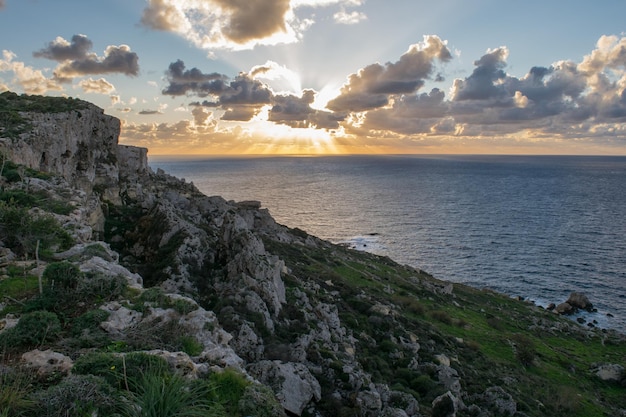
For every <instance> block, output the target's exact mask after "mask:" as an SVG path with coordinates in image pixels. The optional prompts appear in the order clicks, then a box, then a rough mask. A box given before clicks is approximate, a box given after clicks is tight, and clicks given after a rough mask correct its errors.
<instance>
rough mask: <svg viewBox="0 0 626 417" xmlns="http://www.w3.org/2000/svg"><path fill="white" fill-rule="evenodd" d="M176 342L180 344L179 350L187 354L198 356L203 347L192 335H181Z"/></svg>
mask: <svg viewBox="0 0 626 417" xmlns="http://www.w3.org/2000/svg"><path fill="white" fill-rule="evenodd" d="M178 342H179V344H180V346H181V350H182V351H183V352H185V353H186V354H187V355H189V356H198V355H199V354H201V353H202V350H203V349H204V346H202V343H200V342H198V340H197V339H196V338H195V337H193V336H189V335H184V336H181V337H180V339H178Z"/></svg>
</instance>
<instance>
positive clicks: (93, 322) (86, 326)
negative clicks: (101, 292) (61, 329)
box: [72, 309, 109, 336]
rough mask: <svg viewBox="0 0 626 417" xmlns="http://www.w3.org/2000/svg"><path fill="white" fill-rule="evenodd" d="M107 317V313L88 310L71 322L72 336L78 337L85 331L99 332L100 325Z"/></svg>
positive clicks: (98, 310)
mask: <svg viewBox="0 0 626 417" xmlns="http://www.w3.org/2000/svg"><path fill="white" fill-rule="evenodd" d="M108 317H109V313H108V312H106V311H104V310H100V309H95V310H90V311H88V312H86V313H85V314H83V315H82V316H80V317H77V318H76V319H74V321H73V322H72V334H73V335H74V336H80V335H81V334H82V333H84V332H85V331H89V332H94V331H97V330H100V323H102V322H103V321H105V320H106V319H107V318H108Z"/></svg>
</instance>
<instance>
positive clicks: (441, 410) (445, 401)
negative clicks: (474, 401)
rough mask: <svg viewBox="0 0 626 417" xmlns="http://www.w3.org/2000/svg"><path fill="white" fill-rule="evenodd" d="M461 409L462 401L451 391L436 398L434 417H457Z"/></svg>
mask: <svg viewBox="0 0 626 417" xmlns="http://www.w3.org/2000/svg"><path fill="white" fill-rule="evenodd" d="M460 409H461V403H460V400H459V399H458V398H457V397H455V396H454V394H452V393H451V392H450V391H448V392H446V393H445V394H441V395H440V396H439V397H437V398H435V399H434V400H433V403H432V416H433V417H456V415H457V412H458V411H459V410H460Z"/></svg>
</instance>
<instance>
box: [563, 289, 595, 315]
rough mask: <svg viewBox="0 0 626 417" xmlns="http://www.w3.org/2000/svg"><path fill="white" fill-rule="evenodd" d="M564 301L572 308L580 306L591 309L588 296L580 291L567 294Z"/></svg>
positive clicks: (583, 308)
mask: <svg viewBox="0 0 626 417" xmlns="http://www.w3.org/2000/svg"><path fill="white" fill-rule="evenodd" d="M566 303H568V304H569V305H571V306H572V307H574V308H580V309H581V310H587V311H592V310H593V304H591V301H589V298H587V296H586V295H585V294H583V293H581V292H573V293H571V294H570V295H569V298H568V299H567V301H566Z"/></svg>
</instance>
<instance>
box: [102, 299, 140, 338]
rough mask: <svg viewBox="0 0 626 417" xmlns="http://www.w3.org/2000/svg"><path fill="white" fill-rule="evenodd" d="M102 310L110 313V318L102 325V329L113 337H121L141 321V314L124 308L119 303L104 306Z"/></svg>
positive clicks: (112, 302) (113, 302)
mask: <svg viewBox="0 0 626 417" xmlns="http://www.w3.org/2000/svg"><path fill="white" fill-rule="evenodd" d="M100 309H102V310H104V311H106V312H108V313H109V317H108V318H107V320H106V321H103V322H102V323H100V327H101V328H102V329H104V331H106V332H107V333H110V334H112V335H116V336H121V335H123V334H124V332H125V331H126V330H127V329H128V328H129V327H131V326H135V325H137V324H139V322H140V321H141V316H142V314H141V313H140V312H138V311H135V310H131V309H129V308H127V307H124V306H123V305H121V304H120V303H119V302H117V301H111V302H109V303H107V304H104V305H102V306H101V307H100Z"/></svg>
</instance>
